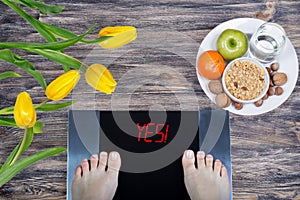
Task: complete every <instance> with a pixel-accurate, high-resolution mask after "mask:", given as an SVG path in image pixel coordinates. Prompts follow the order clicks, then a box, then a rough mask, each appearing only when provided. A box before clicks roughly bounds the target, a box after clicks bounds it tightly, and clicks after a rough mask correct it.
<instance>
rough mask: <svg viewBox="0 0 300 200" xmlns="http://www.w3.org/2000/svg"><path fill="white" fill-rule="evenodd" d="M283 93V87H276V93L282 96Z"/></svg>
mask: <svg viewBox="0 0 300 200" xmlns="http://www.w3.org/2000/svg"><path fill="white" fill-rule="evenodd" d="M282 93H283V89H282V87H277V88H275V94H276V95H278V96H280V95H282Z"/></svg>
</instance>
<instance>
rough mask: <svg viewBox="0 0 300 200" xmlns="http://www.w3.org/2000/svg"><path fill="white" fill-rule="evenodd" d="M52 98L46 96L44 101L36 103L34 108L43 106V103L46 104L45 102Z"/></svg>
mask: <svg viewBox="0 0 300 200" xmlns="http://www.w3.org/2000/svg"><path fill="white" fill-rule="evenodd" d="M49 100H50V99H48V98H46V99H45V100H44V101H43V102H42V103H40V104H38V105H36V106H35V107H34V108H35V109H37V108H39V107H41V106H42V105H44V104H45V103H47V102H48V101H49Z"/></svg>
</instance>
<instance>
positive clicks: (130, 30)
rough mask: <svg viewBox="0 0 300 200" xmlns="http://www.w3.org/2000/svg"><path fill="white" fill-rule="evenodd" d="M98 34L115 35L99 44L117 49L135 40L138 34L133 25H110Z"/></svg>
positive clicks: (100, 35) (106, 47)
mask: <svg viewBox="0 0 300 200" xmlns="http://www.w3.org/2000/svg"><path fill="white" fill-rule="evenodd" d="M98 36H99V37H102V36H113V37H111V38H109V39H107V40H105V41H103V42H100V43H99V45H100V46H101V47H103V48H104V49H115V48H119V47H121V46H124V45H125V44H128V43H130V42H131V41H133V40H135V39H136V37H137V34H136V28H135V27H133V26H110V27H105V28H103V29H101V31H100V32H99V35H98Z"/></svg>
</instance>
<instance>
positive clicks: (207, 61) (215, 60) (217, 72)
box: [197, 50, 226, 80]
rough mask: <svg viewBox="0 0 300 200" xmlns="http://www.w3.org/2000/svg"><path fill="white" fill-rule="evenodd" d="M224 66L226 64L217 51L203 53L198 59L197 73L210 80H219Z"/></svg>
mask: <svg viewBox="0 0 300 200" xmlns="http://www.w3.org/2000/svg"><path fill="white" fill-rule="evenodd" d="M225 66H226V64H225V61H224V59H223V57H222V56H221V54H220V53H219V52H217V51H213V50H209V51H205V52H203V53H202V54H201V55H200V56H199V58H198V63H197V69H198V73H199V74H200V75H201V76H203V77H205V78H207V79H210V80H215V79H218V78H220V77H221V76H222V73H223V71H224V69H225Z"/></svg>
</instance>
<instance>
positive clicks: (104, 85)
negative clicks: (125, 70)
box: [85, 64, 117, 94]
mask: <svg viewBox="0 0 300 200" xmlns="http://www.w3.org/2000/svg"><path fill="white" fill-rule="evenodd" d="M85 80H86V82H87V83H88V84H89V85H90V86H92V87H93V88H95V89H96V90H99V91H100V92H104V93H106V94H111V93H113V92H114V91H115V87H116V85H117V82H116V81H115V79H114V78H113V76H112V75H111V73H110V72H109V70H108V69H107V68H106V67H104V66H103V65H100V64H93V65H91V66H90V67H89V68H88V69H87V70H86V73H85Z"/></svg>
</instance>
